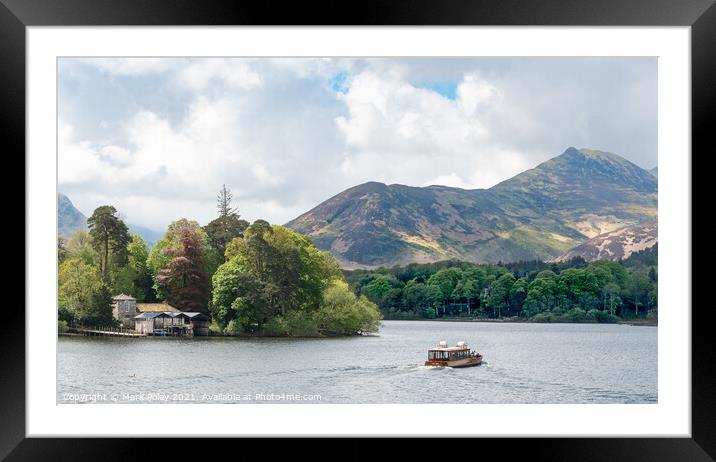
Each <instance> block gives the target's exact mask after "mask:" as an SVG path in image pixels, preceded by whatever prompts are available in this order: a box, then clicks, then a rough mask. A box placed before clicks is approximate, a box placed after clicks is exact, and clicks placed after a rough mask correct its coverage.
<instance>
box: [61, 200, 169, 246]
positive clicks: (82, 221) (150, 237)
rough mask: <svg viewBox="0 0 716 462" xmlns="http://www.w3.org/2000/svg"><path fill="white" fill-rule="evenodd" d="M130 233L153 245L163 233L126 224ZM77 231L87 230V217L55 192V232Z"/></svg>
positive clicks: (63, 234) (70, 233)
mask: <svg viewBox="0 0 716 462" xmlns="http://www.w3.org/2000/svg"><path fill="white" fill-rule="evenodd" d="M127 227H128V228H129V232H130V233H134V234H139V235H140V236H142V239H144V242H146V243H147V245H150V246H151V245H153V244H154V243H156V242H157V241H158V240H159V239H161V238H162V237H163V234H162V233H161V232H159V231H154V230H153V229H149V228H145V227H143V226H137V225H133V224H128V225H127ZM77 231H87V217H86V216H85V215H84V214H83V213H82V212H80V211H79V210H78V209H77V207H75V206H74V204H73V203H72V201H71V200H70V198H69V197H67V196H66V195H65V194H62V193H58V194H57V234H59V235H60V236H62V237H64V238H69V237H70V236H71V235H72V234H74V233H75V232H77Z"/></svg>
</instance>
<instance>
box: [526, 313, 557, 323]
mask: <svg viewBox="0 0 716 462" xmlns="http://www.w3.org/2000/svg"><path fill="white" fill-rule="evenodd" d="M531 320H532V321H534V322H553V321H554V320H555V319H554V315H553V314H552V313H550V312H544V313H537V314H536V315H534V316H532V319H531Z"/></svg>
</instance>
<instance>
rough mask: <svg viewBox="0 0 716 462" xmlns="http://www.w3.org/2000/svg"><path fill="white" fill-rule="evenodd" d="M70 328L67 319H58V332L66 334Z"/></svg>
mask: <svg viewBox="0 0 716 462" xmlns="http://www.w3.org/2000/svg"><path fill="white" fill-rule="evenodd" d="M68 329H69V328H68V327H67V321H65V320H63V319H60V320H59V321H57V332H59V333H60V334H64V333H65V332H67V330H68Z"/></svg>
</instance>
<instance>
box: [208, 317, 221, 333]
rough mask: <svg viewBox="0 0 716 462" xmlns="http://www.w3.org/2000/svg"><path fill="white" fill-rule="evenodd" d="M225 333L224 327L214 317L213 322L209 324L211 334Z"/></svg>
mask: <svg viewBox="0 0 716 462" xmlns="http://www.w3.org/2000/svg"><path fill="white" fill-rule="evenodd" d="M223 333H224V329H223V328H222V327H221V325H220V324H219V323H218V322H217V321H216V320H215V319H212V321H211V324H209V335H221V334H223Z"/></svg>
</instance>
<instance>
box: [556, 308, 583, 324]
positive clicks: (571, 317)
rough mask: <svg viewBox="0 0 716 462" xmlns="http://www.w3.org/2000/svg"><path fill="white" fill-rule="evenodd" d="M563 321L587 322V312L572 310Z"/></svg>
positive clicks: (577, 309)
mask: <svg viewBox="0 0 716 462" xmlns="http://www.w3.org/2000/svg"><path fill="white" fill-rule="evenodd" d="M562 319H563V320H564V321H567V322H579V321H586V320H587V312H586V311H584V310H583V309H581V308H572V309H571V310H569V311H567V312H566V313H565V314H564V315H563V316H562Z"/></svg>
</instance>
